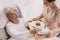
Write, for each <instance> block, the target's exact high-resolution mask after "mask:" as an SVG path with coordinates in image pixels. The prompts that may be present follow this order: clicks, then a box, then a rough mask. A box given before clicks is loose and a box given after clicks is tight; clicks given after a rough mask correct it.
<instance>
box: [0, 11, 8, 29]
mask: <svg viewBox="0 0 60 40" xmlns="http://www.w3.org/2000/svg"><path fill="white" fill-rule="evenodd" d="M7 21H8V18H7V16H6V15H5V13H4V12H3V11H2V10H0V28H3V27H5V25H6V23H7Z"/></svg>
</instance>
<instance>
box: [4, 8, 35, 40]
mask: <svg viewBox="0 0 60 40" xmlns="http://www.w3.org/2000/svg"><path fill="white" fill-rule="evenodd" d="M5 11H6V16H7V17H8V19H9V22H8V23H7V25H6V29H7V33H8V34H9V35H10V36H11V38H14V39H16V40H30V39H31V40H35V39H34V37H33V36H32V35H31V34H30V31H29V30H28V29H27V28H26V27H25V24H24V20H23V18H18V15H17V13H18V12H17V10H16V9H15V8H14V7H11V8H9V9H8V10H7V9H6V10H5Z"/></svg>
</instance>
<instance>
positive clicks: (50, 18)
mask: <svg viewBox="0 0 60 40" xmlns="http://www.w3.org/2000/svg"><path fill="white" fill-rule="evenodd" d="M43 16H44V18H45V19H46V23H47V25H48V26H50V28H51V29H54V28H56V27H58V24H60V10H59V9H58V8H57V7H56V6H55V7H53V8H52V10H51V9H50V8H46V7H45V6H44V10H43Z"/></svg>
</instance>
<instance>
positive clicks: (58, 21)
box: [56, 9, 60, 27]
mask: <svg viewBox="0 0 60 40" xmlns="http://www.w3.org/2000/svg"><path fill="white" fill-rule="evenodd" d="M56 23H57V25H58V26H59V27H60V9H59V10H58V11H57V16H56Z"/></svg>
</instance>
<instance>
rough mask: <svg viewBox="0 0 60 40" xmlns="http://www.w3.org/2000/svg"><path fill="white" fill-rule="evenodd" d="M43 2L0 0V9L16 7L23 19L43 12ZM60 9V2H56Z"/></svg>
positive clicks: (38, 0)
mask: <svg viewBox="0 0 60 40" xmlns="http://www.w3.org/2000/svg"><path fill="white" fill-rule="evenodd" d="M42 1H43V0H0V9H2V8H4V7H5V6H7V5H8V6H9V5H18V6H19V7H20V9H21V12H22V14H23V16H24V18H25V19H31V18H34V17H36V16H38V15H39V14H40V13H41V12H42V10H43V2H42ZM56 3H57V5H58V7H60V1H59V0H57V1H56Z"/></svg>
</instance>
